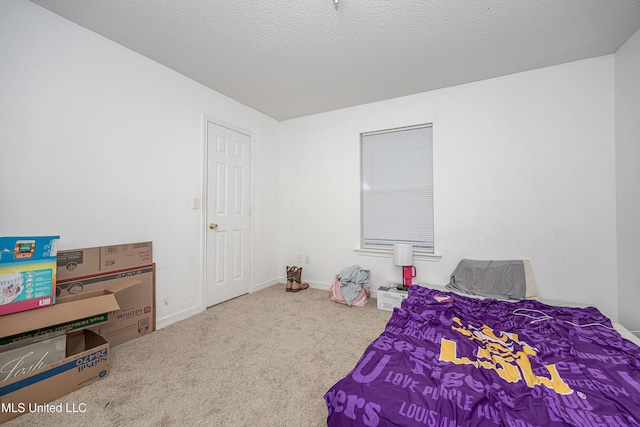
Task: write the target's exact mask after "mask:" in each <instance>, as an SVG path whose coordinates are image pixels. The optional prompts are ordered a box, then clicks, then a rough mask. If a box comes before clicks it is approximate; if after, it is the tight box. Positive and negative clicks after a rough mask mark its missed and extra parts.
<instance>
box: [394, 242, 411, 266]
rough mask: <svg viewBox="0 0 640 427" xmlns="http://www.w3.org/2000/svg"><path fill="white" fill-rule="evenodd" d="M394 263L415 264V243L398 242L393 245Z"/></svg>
mask: <svg viewBox="0 0 640 427" xmlns="http://www.w3.org/2000/svg"><path fill="white" fill-rule="evenodd" d="M393 263H394V264H395V265H402V266H405V265H413V245H410V244H408V243H396V244H394V245H393Z"/></svg>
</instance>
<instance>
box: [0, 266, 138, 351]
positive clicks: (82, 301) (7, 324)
mask: <svg viewBox="0 0 640 427" xmlns="http://www.w3.org/2000/svg"><path fill="white" fill-rule="evenodd" d="M138 284H140V280H138V279H137V278H135V277H127V278H123V279H119V280H114V281H113V282H112V283H110V284H109V287H108V288H106V289H102V290H97V291H92V292H84V293H81V294H76V295H67V296H64V297H60V298H58V301H57V302H56V304H55V305H52V306H49V307H43V308H39V309H37V310H29V311H22V312H20V313H13V314H8V315H5V316H2V322H0V345H1V344H7V343H10V342H15V341H19V340H22V339H25V338H30V337H33V336H37V335H43V334H46V333H50V332H55V331H61V330H73V329H83V328H88V327H90V326H95V325H97V324H101V323H105V322H109V321H111V320H113V313H114V312H115V311H116V310H118V309H120V306H119V305H118V301H117V300H116V294H117V293H118V292H120V291H124V290H125V289H129V288H131V287H133V286H136V285H138ZM0 351H2V347H0Z"/></svg>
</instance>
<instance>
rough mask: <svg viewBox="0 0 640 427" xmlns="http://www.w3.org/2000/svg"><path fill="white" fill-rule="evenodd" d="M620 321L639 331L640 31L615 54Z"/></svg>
mask: <svg viewBox="0 0 640 427" xmlns="http://www.w3.org/2000/svg"><path fill="white" fill-rule="evenodd" d="M615 58H616V60H615V65H616V191H617V211H616V213H617V227H618V292H619V304H618V309H619V311H620V321H621V322H622V323H623V324H624V325H625V326H627V328H629V329H630V330H633V331H636V332H638V333H640V315H639V314H638V303H639V302H640V262H638V261H639V257H640V222H639V218H640V168H639V167H638V165H640V103H639V100H640V80H639V79H638V76H640V31H638V32H636V33H635V34H634V35H633V36H632V37H631V38H630V39H629V40H628V41H627V42H626V43H625V44H624V45H623V46H622V47H621V48H620V49H619V50H618V52H616V55H615Z"/></svg>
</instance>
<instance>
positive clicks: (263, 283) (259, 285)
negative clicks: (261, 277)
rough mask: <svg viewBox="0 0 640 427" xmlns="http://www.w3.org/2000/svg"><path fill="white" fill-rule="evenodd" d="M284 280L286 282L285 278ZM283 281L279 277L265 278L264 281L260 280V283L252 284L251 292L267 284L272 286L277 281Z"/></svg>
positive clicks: (266, 286)
mask: <svg viewBox="0 0 640 427" xmlns="http://www.w3.org/2000/svg"><path fill="white" fill-rule="evenodd" d="M285 282H286V280H285ZM285 282H282V281H281V279H280V278H279V277H276V278H275V279H271V280H267V281H266V282H262V283H258V284H257V285H253V289H252V290H251V292H255V291H259V290H261V289H265V288H268V287H269V286H273V285H275V284H277V283H285Z"/></svg>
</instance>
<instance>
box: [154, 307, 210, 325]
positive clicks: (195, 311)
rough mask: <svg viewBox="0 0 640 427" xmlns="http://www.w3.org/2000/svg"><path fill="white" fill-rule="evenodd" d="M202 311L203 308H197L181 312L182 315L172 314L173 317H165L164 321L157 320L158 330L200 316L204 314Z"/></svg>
mask: <svg viewBox="0 0 640 427" xmlns="http://www.w3.org/2000/svg"><path fill="white" fill-rule="evenodd" d="M202 311H203V310H202V306H197V307H193V308H190V309H188V310H184V311H181V312H180V313H175V314H172V315H171V316H169V317H165V318H164V319H156V329H162V328H164V327H165V326H169V325H171V324H173V323H176V322H179V321H181V320H185V319H187V318H189V317H191V316H195V315H196V314H200V313H202Z"/></svg>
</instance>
